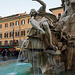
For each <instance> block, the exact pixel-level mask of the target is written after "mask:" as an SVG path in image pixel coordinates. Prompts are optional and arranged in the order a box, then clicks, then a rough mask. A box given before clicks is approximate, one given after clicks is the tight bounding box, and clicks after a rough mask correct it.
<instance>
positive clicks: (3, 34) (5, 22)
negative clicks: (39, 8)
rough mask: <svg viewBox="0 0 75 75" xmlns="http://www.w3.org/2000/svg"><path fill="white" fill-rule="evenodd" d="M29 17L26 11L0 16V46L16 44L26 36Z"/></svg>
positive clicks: (29, 25)
mask: <svg viewBox="0 0 75 75" xmlns="http://www.w3.org/2000/svg"><path fill="white" fill-rule="evenodd" d="M30 18H31V17H30V15H29V14H26V13H22V14H15V15H11V16H7V17H3V18H0V48H2V47H8V46H10V47H12V46H13V45H14V46H18V44H19V41H20V40H21V39H25V38H27V33H28V30H29V28H30V27H31V24H30V23H29V19H30Z"/></svg>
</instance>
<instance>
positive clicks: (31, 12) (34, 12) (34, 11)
mask: <svg viewBox="0 0 75 75" xmlns="http://www.w3.org/2000/svg"><path fill="white" fill-rule="evenodd" d="M30 15H31V17H32V16H34V17H35V16H36V15H37V12H36V10H35V9H31V11H30Z"/></svg>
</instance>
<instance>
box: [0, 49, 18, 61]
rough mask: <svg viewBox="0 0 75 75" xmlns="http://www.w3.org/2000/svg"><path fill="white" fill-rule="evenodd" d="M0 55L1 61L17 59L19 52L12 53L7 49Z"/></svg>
mask: <svg viewBox="0 0 75 75" xmlns="http://www.w3.org/2000/svg"><path fill="white" fill-rule="evenodd" d="M0 54H1V55H2V60H7V59H10V58H18V55H19V50H16V49H14V50H13V51H10V50H8V49H3V50H2V51H1V52H0Z"/></svg>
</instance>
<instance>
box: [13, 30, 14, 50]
mask: <svg viewBox="0 0 75 75" xmlns="http://www.w3.org/2000/svg"><path fill="white" fill-rule="evenodd" d="M13 51H14V29H13Z"/></svg>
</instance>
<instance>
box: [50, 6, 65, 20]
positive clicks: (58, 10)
mask: <svg viewBox="0 0 75 75" xmlns="http://www.w3.org/2000/svg"><path fill="white" fill-rule="evenodd" d="M49 10H50V11H51V12H52V13H53V14H54V15H55V16H56V17H57V18H58V19H59V18H60V17H61V15H62V14H63V12H64V10H63V7H56V8H51V9H49Z"/></svg>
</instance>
